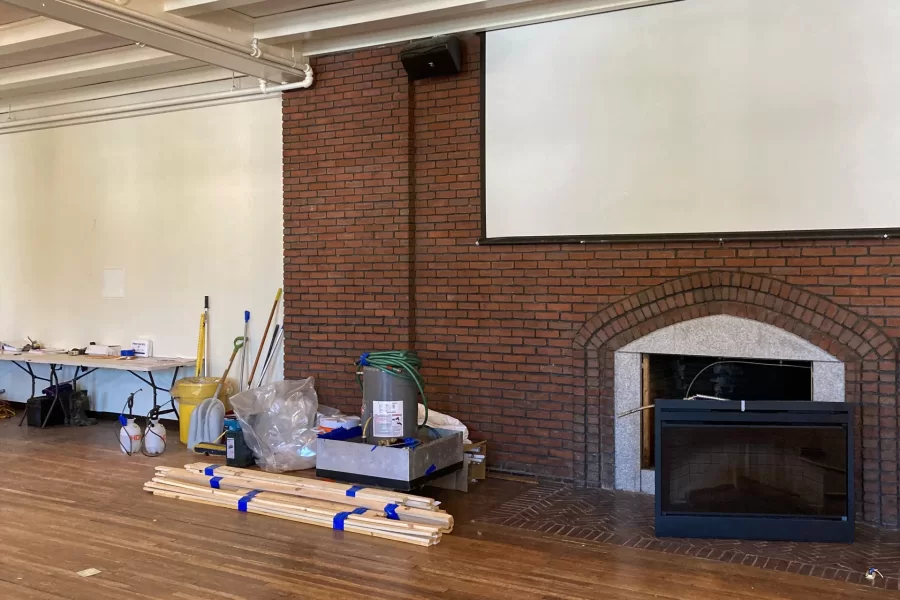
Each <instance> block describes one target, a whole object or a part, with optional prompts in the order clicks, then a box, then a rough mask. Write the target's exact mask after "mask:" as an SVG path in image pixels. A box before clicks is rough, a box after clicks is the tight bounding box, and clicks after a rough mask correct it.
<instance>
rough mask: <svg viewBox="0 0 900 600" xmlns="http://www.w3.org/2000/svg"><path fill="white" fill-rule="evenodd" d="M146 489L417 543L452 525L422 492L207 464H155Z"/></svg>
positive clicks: (429, 543)
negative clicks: (176, 466) (181, 467)
mask: <svg viewBox="0 0 900 600" xmlns="http://www.w3.org/2000/svg"><path fill="white" fill-rule="evenodd" d="M144 490H145V491H147V492H151V493H153V494H154V495H155V496H160V497H164V498H174V499H178V500H184V501H187V502H194V503H198V504H205V505H208V506H220V507H223V508H231V509H233V510H234V509H236V510H241V511H243V512H248V513H253V514H261V515H266V516H269V517H274V518H278V519H285V520H288V521H294V522H298V523H306V524H309V525H318V526H320V527H328V528H330V529H340V530H343V531H350V532H353V533H358V534H362V535H369V536H372V537H377V538H382V539H388V540H394V541H398V542H405V543H409V544H415V545H419V546H433V545H435V544H437V543H438V542H439V541H440V539H441V535H442V534H444V533H449V532H450V531H451V530H452V529H453V517H452V516H451V515H450V514H448V513H447V512H446V511H443V510H441V509H440V508H439V503H437V502H435V501H434V500H433V499H431V498H427V497H424V496H413V495H410V494H404V493H399V492H392V491H389V490H379V489H375V488H361V487H359V486H350V485H344V484H339V483H333V482H329V481H322V480H319V479H307V478H300V477H291V476H288V475H275V474H272V473H265V472H262V471H251V470H248V469H234V468H231V467H224V466H210V465H208V464H205V463H195V464H192V465H186V466H185V468H184V469H177V468H173V467H157V468H156V476H155V477H153V479H152V480H151V481H148V482H147V483H146V484H144Z"/></svg>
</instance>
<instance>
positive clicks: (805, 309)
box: [575, 271, 896, 362]
mask: <svg viewBox="0 0 900 600" xmlns="http://www.w3.org/2000/svg"><path fill="white" fill-rule="evenodd" d="M714 314H730V315H733V316H737V317H745V318H749V319H754V320H757V321H762V322H764V323H768V324H770V325H775V326H776V327H780V328H782V329H785V330H786V331H790V332H791V333H794V334H795V335H798V336H800V337H802V338H804V339H806V340H808V341H809V342H810V343H812V344H815V345H816V346H818V347H820V348H822V349H823V350H825V351H826V352H829V353H831V354H833V355H834V356H836V357H838V358H840V359H841V360H843V361H845V362H846V361H851V360H878V359H879V358H885V357H892V356H893V355H894V353H895V352H896V346H895V342H894V340H893V339H891V338H890V336H888V335H887V334H885V333H884V331H882V330H881V328H880V327H878V326H877V325H875V324H873V323H872V322H870V321H868V320H866V319H864V318H863V317H861V316H859V315H857V314H855V313H853V312H851V311H849V310H847V309H845V308H843V307H842V306H840V305H838V304H835V303H834V302H832V301H830V300H828V299H826V298H824V297H822V296H818V295H816V294H812V293H810V292H807V291H805V290H803V289H802V288H799V287H796V286H793V285H791V284H789V283H785V282H784V281H781V280H778V279H773V278H770V277H764V276H762V275H753V274H748V273H737V272H731V271H711V272H705V273H695V274H692V275H687V276H685V277H682V278H680V279H673V280H671V281H667V282H665V283H662V284H660V285H657V286H654V287H651V288H648V289H646V290H643V291H642V292H639V293H637V294H634V295H633V296H629V297H627V298H625V299H623V300H620V301H619V302H616V303H615V304H610V305H609V306H607V307H606V308H604V309H603V310H602V311H600V312H598V313H597V314H595V315H594V316H593V317H591V318H590V319H589V320H588V321H587V322H585V324H584V325H582V327H581V329H580V330H579V332H578V334H577V335H576V336H575V345H576V347H578V348H585V347H587V346H589V345H590V346H593V347H595V348H600V347H602V346H607V347H610V348H611V349H613V350H617V349H619V348H621V347H622V346H624V345H625V344H627V343H629V342H631V341H633V340H636V339H638V338H640V337H643V336H645V335H647V334H648V333H651V332H653V331H655V330H657V329H660V328H661V327H665V326H667V325H672V324H673V323H678V322H680V321H685V320H688V319H694V318H698V317H703V316H708V315H714Z"/></svg>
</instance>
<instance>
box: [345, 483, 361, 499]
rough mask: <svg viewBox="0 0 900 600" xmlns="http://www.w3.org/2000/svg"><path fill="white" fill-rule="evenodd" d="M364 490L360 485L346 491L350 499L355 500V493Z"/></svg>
mask: <svg viewBox="0 0 900 600" xmlns="http://www.w3.org/2000/svg"><path fill="white" fill-rule="evenodd" d="M364 489H366V488H364V487H363V486H361V485H354V486H351V487H350V489H349V490H347V495H348V496H350V497H351V498H356V492H358V491H360V490H364Z"/></svg>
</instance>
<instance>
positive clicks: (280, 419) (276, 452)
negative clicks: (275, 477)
mask: <svg viewBox="0 0 900 600" xmlns="http://www.w3.org/2000/svg"><path fill="white" fill-rule="evenodd" d="M231 406H232V408H233V409H234V413H235V414H236V415H237V418H238V421H239V422H240V424H241V429H242V430H243V432H244V441H246V442H247V445H248V446H249V447H250V449H251V450H252V451H253V454H255V455H256V462H257V464H258V465H259V466H260V468H261V469H263V470H264V471H268V472H269V473H284V472H285V471H301V470H303V469H311V468H313V467H315V466H316V429H315V427H316V410H317V409H318V407H319V397H318V396H317V395H316V388H315V380H314V379H313V378H312V377H310V378H309V379H304V380H302V381H278V382H276V383H271V384H269V385H264V386H262V387H258V388H256V389H252V390H247V391H246V392H242V393H240V394H238V395H236V396H233V397H232V398H231Z"/></svg>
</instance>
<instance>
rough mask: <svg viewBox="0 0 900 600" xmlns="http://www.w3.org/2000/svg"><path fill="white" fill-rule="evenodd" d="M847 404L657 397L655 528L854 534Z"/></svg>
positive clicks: (827, 538) (801, 536) (771, 536)
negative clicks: (664, 398)
mask: <svg viewBox="0 0 900 600" xmlns="http://www.w3.org/2000/svg"><path fill="white" fill-rule="evenodd" d="M852 423H853V415H852V406H850V405H846V404H843V403H836V402H792V401H753V402H741V401H733V400H730V401H718V400H658V401H657V402H656V420H655V424H656V535H657V536H660V537H687V538H691V537H694V538H729V539H751V540H792V541H816V542H846V543H850V542H852V541H853V522H854V518H853V517H854V508H853V426H852Z"/></svg>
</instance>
